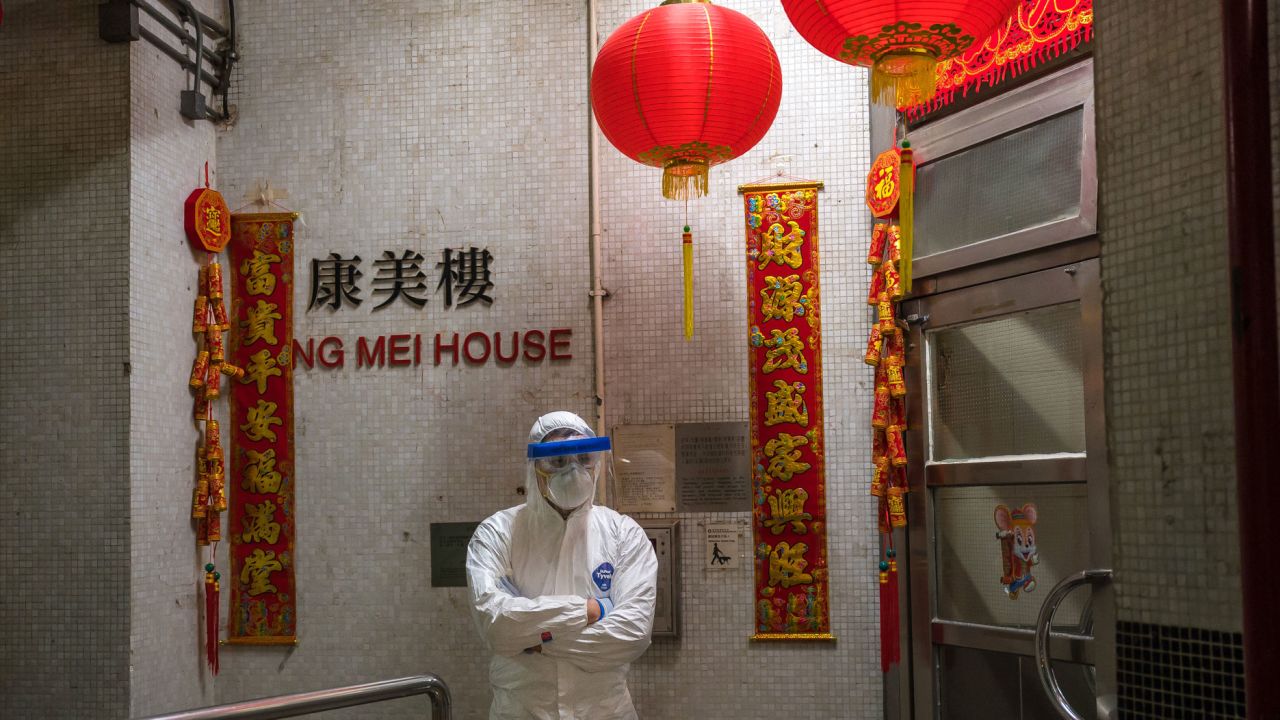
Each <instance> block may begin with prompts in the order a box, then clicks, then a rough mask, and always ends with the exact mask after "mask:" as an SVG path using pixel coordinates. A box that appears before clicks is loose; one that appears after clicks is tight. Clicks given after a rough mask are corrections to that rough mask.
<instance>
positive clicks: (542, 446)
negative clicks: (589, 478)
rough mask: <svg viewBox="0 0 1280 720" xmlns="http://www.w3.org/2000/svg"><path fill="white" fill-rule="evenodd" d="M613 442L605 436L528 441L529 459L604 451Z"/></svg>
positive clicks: (611, 445)
mask: <svg viewBox="0 0 1280 720" xmlns="http://www.w3.org/2000/svg"><path fill="white" fill-rule="evenodd" d="M612 448H613V444H612V443H610V442H609V438H608V437H607V436H606V437H593V438H574V439H572V440H556V441H553V442H543V443H529V451H528V455H527V456H526V457H528V458H529V459H530V460H539V459H542V458H551V457H560V456H562V455H578V454H583V453H596V452H606V451H608V450H610V449H612Z"/></svg>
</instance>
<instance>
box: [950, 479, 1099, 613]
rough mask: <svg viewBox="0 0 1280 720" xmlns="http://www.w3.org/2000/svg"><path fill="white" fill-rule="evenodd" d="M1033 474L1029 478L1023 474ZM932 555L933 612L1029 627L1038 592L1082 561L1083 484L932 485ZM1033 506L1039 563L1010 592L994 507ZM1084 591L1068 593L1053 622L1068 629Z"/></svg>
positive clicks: (1085, 547)
mask: <svg viewBox="0 0 1280 720" xmlns="http://www.w3.org/2000/svg"><path fill="white" fill-rule="evenodd" d="M1027 479H1028V480H1034V479H1036V478H1027ZM932 492H933V493H934V495H933V500H934V505H933V507H934V523H935V531H936V533H935V537H936V541H937V546H936V548H935V553H936V556H937V564H936V572H937V576H936V578H935V583H936V584H935V585H934V587H935V588H937V608H938V617H939V618H941V619H944V620H962V621H964V622H971V623H979V624H982V625H1000V626H1004V627H1021V628H1030V627H1032V626H1034V625H1035V622H1036V616H1037V614H1038V613H1039V612H1040V603H1041V601H1042V600H1043V599H1044V596H1045V595H1046V594H1048V592H1049V590H1050V589H1051V588H1052V587H1053V586H1054V585H1056V584H1058V581H1060V580H1062V579H1063V578H1064V577H1067V576H1068V575H1070V574H1072V573H1074V572H1078V571H1080V570H1084V569H1086V568H1087V567H1088V562H1089V537H1088V528H1089V513H1088V488H1087V487H1086V486H1085V485H1084V484H1082V483H1080V484H1069V485H988V486H981V487H940V488H935V489H934V490H933V491H932ZM1027 503H1031V504H1033V505H1035V506H1036V511H1037V513H1036V522H1035V525H1034V526H1033V529H1034V534H1035V544H1036V550H1037V553H1038V557H1039V561H1040V562H1039V564H1036V565H1032V566H1031V576H1032V577H1034V578H1035V581H1036V582H1035V587H1034V588H1033V589H1032V590H1030V591H1027V590H1025V589H1021V588H1019V589H1018V594H1017V597H1016V598H1010V597H1009V595H1008V594H1007V593H1006V591H1005V587H1004V586H1003V585H1002V584H1001V580H1002V579H1003V577H1004V563H1003V557H1004V556H1003V554H1002V550H1001V541H1000V539H999V538H998V537H996V533H997V531H998V530H999V528H998V527H997V526H996V521H995V510H996V506H998V505H1004V506H1006V507H1009V508H1011V509H1021V508H1022V507H1023V506H1025V505H1026V504H1027ZM1088 598H1089V591H1088V590H1087V589H1081V590H1078V591H1076V592H1073V593H1071V595H1069V596H1068V597H1067V600H1066V601H1064V602H1063V604H1062V606H1061V608H1060V609H1059V610H1058V614H1057V615H1056V616H1055V617H1054V621H1055V624H1056V626H1057V627H1058V629H1060V630H1074V629H1077V627H1076V626H1077V625H1078V624H1079V620H1080V614H1081V611H1082V609H1083V607H1084V605H1085V602H1086V601H1087V600H1088Z"/></svg>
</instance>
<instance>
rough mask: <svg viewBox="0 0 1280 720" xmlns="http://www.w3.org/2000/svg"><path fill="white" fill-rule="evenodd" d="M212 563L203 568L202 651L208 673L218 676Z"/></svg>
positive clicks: (215, 581) (216, 576)
mask: <svg viewBox="0 0 1280 720" xmlns="http://www.w3.org/2000/svg"><path fill="white" fill-rule="evenodd" d="M219 578H221V574H219V573H218V572H217V571H216V570H214V568H213V563H209V564H207V565H205V566H204V650H205V659H206V660H208V662H209V671H210V672H212V673H213V674H214V675H217V674H218V613H219V609H218V590H219V587H218V586H219V583H218V580H219Z"/></svg>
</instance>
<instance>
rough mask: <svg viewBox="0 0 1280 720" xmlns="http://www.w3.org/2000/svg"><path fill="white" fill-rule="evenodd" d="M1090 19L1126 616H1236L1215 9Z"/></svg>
mask: <svg viewBox="0 0 1280 720" xmlns="http://www.w3.org/2000/svg"><path fill="white" fill-rule="evenodd" d="M1272 4H1273V5H1274V3H1272ZM1097 18H1098V21H1097V34H1096V36H1095V37H1096V47H1095V53H1096V57H1097V61H1096V65H1095V74H1096V82H1097V123H1098V178H1099V199H1100V202H1099V215H1100V220H1099V225H1100V236H1101V239H1102V282H1103V292H1104V325H1105V352H1106V383H1107V435H1108V438H1107V441H1108V446H1109V448H1108V449H1109V453H1110V465H1111V483H1112V487H1113V495H1112V502H1113V513H1114V515H1113V518H1114V520H1113V525H1114V527H1115V547H1114V552H1115V555H1114V557H1115V560H1116V595H1117V601H1118V617H1119V619H1120V620H1121V621H1131V622H1140V623H1155V624H1162V625H1174V626H1190V627H1198V628H1211V629H1218V630H1234V631H1239V630H1240V623H1241V616H1240V600H1239V593H1240V549H1239V540H1238V536H1237V521H1236V496H1235V492H1236V483H1235V457H1234V445H1233V440H1234V432H1233V420H1232V402H1231V359H1230V356H1229V352H1230V347H1231V337H1230V326H1231V320H1230V315H1229V308H1228V298H1229V293H1228V285H1227V282H1228V278H1227V260H1226V224H1225V221H1226V204H1225V195H1224V193H1225V185H1224V178H1223V173H1224V171H1225V160H1224V150H1225V140H1224V136H1223V120H1222V61H1221V56H1222V49H1221V30H1220V27H1221V23H1220V19H1219V11H1218V7H1217V5H1215V4H1212V3H1201V2H1195V1H1194V0H1178V1H1177V2H1173V3H1163V4H1161V5H1159V6H1156V5H1152V4H1150V3H1146V2H1130V1H1126V0H1099V2H1098V3H1097ZM1157 28H1159V31H1156V29H1157Z"/></svg>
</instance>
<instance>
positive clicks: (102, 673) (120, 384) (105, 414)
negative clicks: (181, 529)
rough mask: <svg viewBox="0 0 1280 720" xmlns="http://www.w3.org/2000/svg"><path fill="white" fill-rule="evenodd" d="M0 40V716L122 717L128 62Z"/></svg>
mask: <svg viewBox="0 0 1280 720" xmlns="http://www.w3.org/2000/svg"><path fill="white" fill-rule="evenodd" d="M4 5H5V7H4V10H5V15H4V24H3V25H0V118H2V120H0V257H3V262H0V288H3V293H4V297H3V299H0V488H2V489H3V492H0V699H2V700H0V715H3V716H5V717H31V718H39V717H123V716H125V715H127V714H128V711H129V705H128V697H129V677H128V662H129V620H128V608H129V560H130V557H129V528H130V519H129V475H128V471H129V466H128V460H129V458H128V450H127V443H128V424H127V423H128V414H129V395H128V393H129V383H130V374H129V371H130V368H129V347H128V344H127V338H128V335H127V333H128V323H129V316H128V302H129V296H128V283H129V275H128V273H129V264H128V253H129V196H128V188H129V158H128V141H129V82H128V71H127V68H128V63H129V51H128V48H126V47H123V46H114V45H108V44H106V43H104V42H102V41H101V40H99V39H98V28H97V11H96V9H95V7H94V6H95V4H94V3H87V2H46V1H45V0H9V2H6V3H5V4H4Z"/></svg>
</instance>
